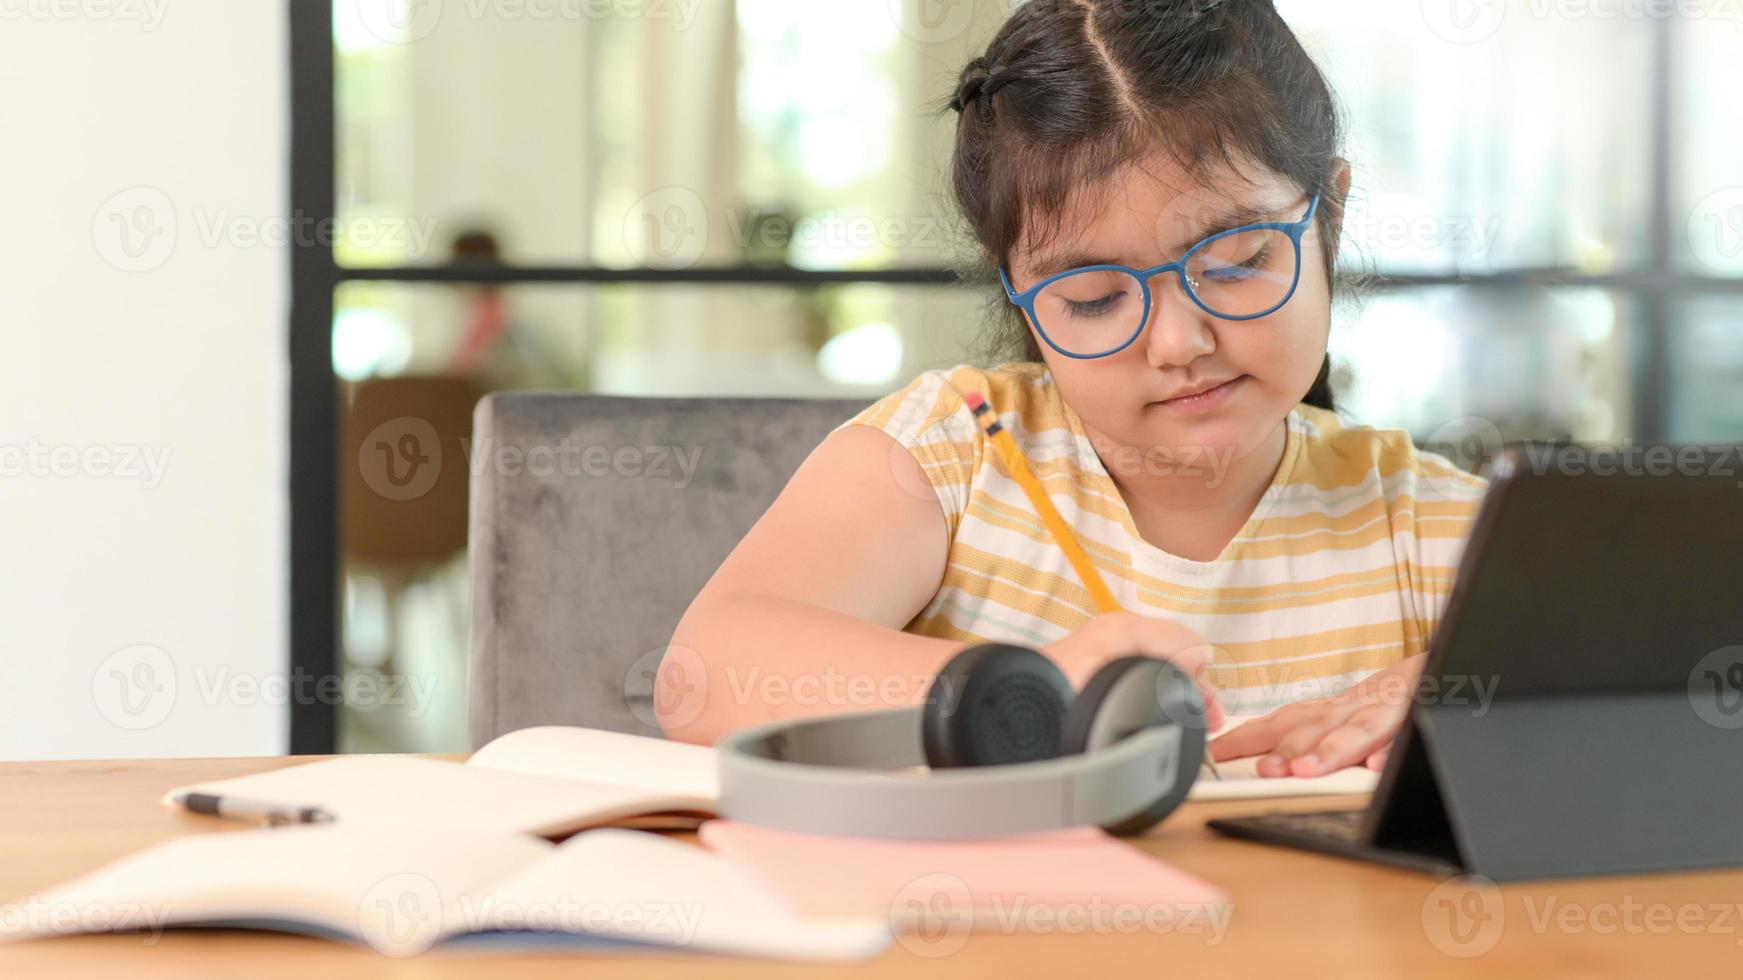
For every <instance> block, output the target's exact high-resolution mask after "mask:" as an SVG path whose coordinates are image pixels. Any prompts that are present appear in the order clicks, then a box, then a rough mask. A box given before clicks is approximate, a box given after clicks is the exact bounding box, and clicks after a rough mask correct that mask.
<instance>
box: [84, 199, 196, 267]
mask: <svg viewBox="0 0 1743 980" xmlns="http://www.w3.org/2000/svg"><path fill="white" fill-rule="evenodd" d="M91 242H92V244H93V245H94V246H95V247H96V249H97V254H98V255H100V256H102V258H103V261H105V262H107V263H109V264H110V265H111V266H113V267H115V268H117V269H119V270H121V271H122V272H150V271H151V270H153V269H156V268H157V267H159V266H161V265H163V264H164V263H165V262H168V261H169V258H170V256H171V255H172V254H174V253H175V248H176V209H175V204H174V202H172V201H171V200H170V199H169V195H168V194H165V193H164V192H163V191H161V190H158V189H157V188H155V187H129V188H127V189H126V190H122V191H117V192H115V193H114V194H111V195H110V196H109V198H108V200H105V201H104V202H103V203H102V204H101V205H100V206H99V207H98V208H97V213H96V215H94V216H93V217H92V218H91Z"/></svg>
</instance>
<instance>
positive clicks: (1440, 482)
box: [1422, 415, 1504, 499]
mask: <svg viewBox="0 0 1743 980" xmlns="http://www.w3.org/2000/svg"><path fill="white" fill-rule="evenodd" d="M1503 444H1504V439H1503V438H1502V436H1501V427H1500V426H1498V425H1496V424H1495V423H1494V422H1493V421H1491V420H1490V419H1486V418H1483V417H1482V416H1480V415H1467V416H1465V417H1463V418H1456V419H1453V420H1452V421H1450V422H1447V423H1445V424H1443V425H1440V426H1438V427H1436V428H1435V430H1434V431H1433V432H1431V433H1429V435H1428V438H1426V439H1424V440H1423V441H1422V451H1423V452H1425V453H1429V454H1431V455H1434V456H1440V457H1442V458H1443V459H1445V460H1446V462H1447V463H1448V464H1450V467H1443V466H1441V465H1439V464H1438V463H1435V462H1433V461H1429V460H1424V462H1423V471H1424V475H1423V482H1425V483H1426V484H1427V485H1428V486H1429V487H1430V488H1431V489H1433V490H1434V491H1435V492H1436V493H1438V494H1440V496H1442V497H1452V498H1455V499H1458V498H1469V497H1471V496H1474V495H1477V494H1480V493H1481V492H1483V489H1484V487H1483V483H1482V481H1481V480H1480V479H1478V478H1477V477H1476V475H1475V474H1476V473H1477V471H1478V470H1479V469H1481V468H1482V467H1483V466H1484V465H1485V464H1487V463H1488V462H1489V461H1490V460H1492V459H1494V457H1495V454H1496V453H1499V452H1500V451H1501V449H1502V446H1503Z"/></svg>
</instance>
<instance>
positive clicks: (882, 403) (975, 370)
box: [842, 361, 1065, 446]
mask: <svg viewBox="0 0 1743 980" xmlns="http://www.w3.org/2000/svg"><path fill="white" fill-rule="evenodd" d="M969 392H975V393H977V394H979V395H980V396H981V397H982V398H984V399H986V401H987V403H988V404H990V405H992V406H993V408H994V410H995V411H997V412H998V413H999V414H1000V415H1008V414H1010V413H1017V414H1018V416H1019V418H1020V419H1021V421H1022V423H1023V427H1024V428H1025V429H1028V430H1030V431H1035V430H1036V429H1045V428H1054V427H1059V426H1063V425H1065V416H1064V408H1063V402H1062V401H1061V399H1060V397H1059V393H1058V389H1057V388H1055V387H1054V385H1053V379H1052V376H1051V375H1049V374H1048V372H1047V369H1046V365H1043V364H1040V363H1037V362H1033V361H1009V362H1006V363H1003V364H1000V365H998V366H996V367H978V366H975V365H972V364H958V365H956V366H954V367H947V368H934V369H932V370H930V371H923V372H921V373H920V374H919V375H918V376H916V377H915V378H914V379H913V380H912V381H909V382H908V383H907V384H906V385H903V386H902V387H901V388H899V389H897V390H896V391H893V392H891V393H890V394H888V395H885V396H884V397H882V398H880V399H878V400H877V401H875V402H873V403H872V404H871V405H870V406H868V407H866V408H865V409H864V410H862V411H860V412H859V413H858V414H856V415H855V416H854V417H853V418H851V419H848V420H847V421H846V422H843V423H842V425H843V426H847V425H870V426H873V427H875V428H878V429H882V430H883V431H884V432H887V433H889V435H891V436H892V437H894V438H895V439H896V441H898V442H900V443H902V444H903V445H908V446H912V445H915V444H916V443H920V442H924V441H938V440H941V439H943V440H952V441H959V442H960V441H966V442H974V441H976V440H977V439H978V437H979V434H980V428H979V426H978V425H976V424H975V421H974V415H973V413H971V412H970V411H969V408H968V403H967V401H966V400H965V396H966V395H967V394H968V393H969Z"/></svg>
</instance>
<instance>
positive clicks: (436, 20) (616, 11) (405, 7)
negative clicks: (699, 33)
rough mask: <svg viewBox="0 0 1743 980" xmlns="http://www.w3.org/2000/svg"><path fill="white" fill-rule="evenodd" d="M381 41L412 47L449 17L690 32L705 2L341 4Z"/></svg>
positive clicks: (418, 0) (419, 0) (405, 0)
mask: <svg viewBox="0 0 1743 980" xmlns="http://www.w3.org/2000/svg"><path fill="white" fill-rule="evenodd" d="M341 2H343V3H345V4H346V5H348V6H350V7H351V8H352V9H353V10H354V11H355V12H356V18H357V22H358V23H360V24H362V25H363V28H364V30H367V31H368V32H369V33H370V34H372V35H374V36H375V37H376V39H378V40H381V41H385V42H387V43H389V44H410V43H413V42H415V41H421V40H423V39H424V38H426V37H429V36H430V33H431V32H432V31H434V30H435V29H436V27H437V25H439V24H440V23H441V22H442V20H443V18H444V17H445V16H446V17H448V18H450V19H451V18H453V17H455V16H464V17H467V18H469V19H471V20H482V19H484V18H486V17H489V18H491V19H493V20H499V21H537V22H552V21H580V20H593V21H598V20H647V21H669V22H671V23H672V25H673V26H674V28H675V29H676V30H679V31H685V30H689V29H690V25H692V24H694V23H695V22H696V13H697V11H698V10H699V9H700V8H701V5H702V0H341Z"/></svg>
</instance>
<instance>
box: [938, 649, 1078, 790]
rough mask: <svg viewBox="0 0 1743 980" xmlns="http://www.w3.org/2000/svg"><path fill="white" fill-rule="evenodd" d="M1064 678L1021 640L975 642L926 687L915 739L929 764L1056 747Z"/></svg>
mask: <svg viewBox="0 0 1743 980" xmlns="http://www.w3.org/2000/svg"><path fill="white" fill-rule="evenodd" d="M1071 694H1072V691H1071V682H1070V681H1068V680H1066V679H1065V672H1064V671H1061V670H1060V669H1059V667H1058V666H1057V665H1055V664H1054V663H1053V661H1051V660H1048V659H1047V658H1046V657H1044V656H1042V655H1041V654H1039V653H1037V652H1036V651H1034V650H1031V649H1029V648H1028V647H1020V646H1011V645H1009V644H1004V643H983V644H981V645H979V646H974V647H969V648H968V649H967V650H964V651H962V652H961V653H959V654H957V655H956V656H955V657H952V658H951V659H950V662H949V663H947V664H945V665H944V667H943V669H941V670H939V672H938V676H936V677H934V678H933V679H932V686H931V688H930V689H929V690H928V691H927V693H926V707H925V710H924V712H923V714H922V715H921V723H920V734H921V742H922V744H923V746H924V748H925V751H926V762H927V764H929V765H930V766H931V767H932V768H934V769H951V768H957V767H961V766H996V765H1005V764H1009V763H1013V762H1034V761H1037V760H1040V759H1051V758H1053V757H1054V756H1056V755H1058V754H1059V744H1060V737H1061V735H1062V734H1063V730H1064V725H1065V712H1066V707H1067V705H1069V704H1070V703H1071Z"/></svg>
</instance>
